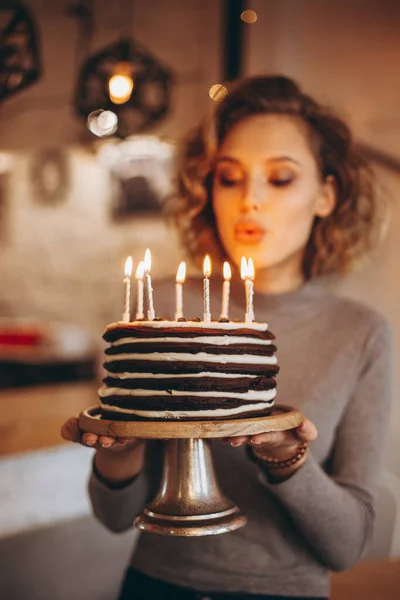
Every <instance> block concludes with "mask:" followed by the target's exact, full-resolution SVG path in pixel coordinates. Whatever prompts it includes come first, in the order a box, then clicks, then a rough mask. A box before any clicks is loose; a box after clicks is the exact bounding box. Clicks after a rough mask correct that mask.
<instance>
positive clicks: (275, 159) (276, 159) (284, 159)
mask: <svg viewBox="0 0 400 600" xmlns="http://www.w3.org/2000/svg"><path fill="white" fill-rule="evenodd" d="M266 162H267V163H268V162H292V163H294V164H295V165H299V166H300V163H299V161H298V160H296V159H294V158H292V157H291V156H274V157H273V158H268V159H267V160H266Z"/></svg>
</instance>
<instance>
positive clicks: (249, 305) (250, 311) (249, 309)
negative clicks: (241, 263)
mask: <svg viewBox="0 0 400 600" xmlns="http://www.w3.org/2000/svg"><path fill="white" fill-rule="evenodd" d="M247 281H248V288H247V302H246V319H245V320H246V323H252V322H253V321H254V303H253V298H254V263H253V260H252V259H251V258H249V260H248V261H247Z"/></svg>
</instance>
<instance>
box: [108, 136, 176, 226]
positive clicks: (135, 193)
mask: <svg viewBox="0 0 400 600" xmlns="http://www.w3.org/2000/svg"><path fill="white" fill-rule="evenodd" d="M174 160H175V146H174V144H173V143H171V142H168V141H164V140H161V139H160V138H157V137H155V136H139V135H138V136H133V137H131V138H129V139H127V140H124V141H123V142H118V143H116V144H113V145H111V146H110V147H108V148H107V147H106V148H104V152H103V156H102V162H103V164H106V166H107V167H108V168H109V170H110V172H111V175H112V178H113V182H114V185H113V197H112V202H111V217H112V219H113V220H115V221H120V220H123V219H125V218H126V217H138V216H146V215H149V216H150V215H156V214H157V213H159V212H160V211H161V208H162V206H163V203H164V202H165V200H166V198H167V197H168V196H170V194H171V193H172V191H173V177H174Z"/></svg>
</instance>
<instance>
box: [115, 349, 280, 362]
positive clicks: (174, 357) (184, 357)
mask: <svg viewBox="0 0 400 600" xmlns="http://www.w3.org/2000/svg"><path fill="white" fill-rule="evenodd" d="M116 360H140V361H147V360H148V361H152V360H153V361H160V362H164V361H171V362H172V361H175V362H196V363H199V362H208V363H219V364H221V363H222V364H229V363H231V364H233V363H235V364H243V365H245V364H251V365H276V363H277V362H278V360H277V358H276V356H259V355H257V354H232V355H229V354H207V352H198V353H197V354H184V353H183V352H182V353H180V352H152V353H151V354H142V353H135V352H132V353H129V354H125V353H123V354H113V355H110V356H108V355H107V357H106V361H105V362H106V363H109V362H114V361H116Z"/></svg>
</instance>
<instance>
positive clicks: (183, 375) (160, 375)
mask: <svg viewBox="0 0 400 600" xmlns="http://www.w3.org/2000/svg"><path fill="white" fill-rule="evenodd" d="M109 377H113V378H114V379H192V378H201V377H213V378H215V377H216V378H220V379H239V378H241V377H246V378H249V379H254V378H255V377H261V375H250V374H249V373H243V374H242V373H220V372H218V371H215V372H214V373H211V372H203V373H177V374H174V373H165V374H164V373H127V372H126V371H124V373H109Z"/></svg>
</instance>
